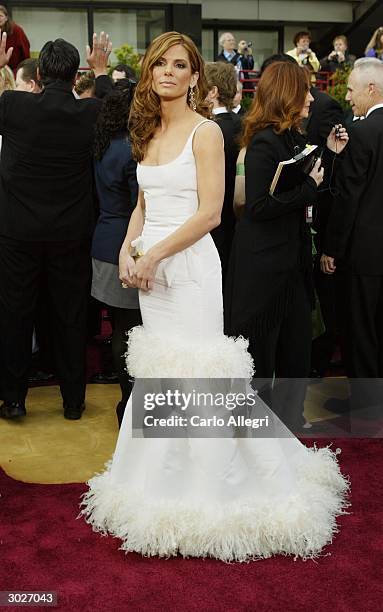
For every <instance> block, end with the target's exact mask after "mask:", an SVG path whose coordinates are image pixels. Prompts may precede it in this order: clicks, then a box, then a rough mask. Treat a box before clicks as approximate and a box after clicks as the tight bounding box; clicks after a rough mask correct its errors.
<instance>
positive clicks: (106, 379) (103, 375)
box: [89, 372, 118, 385]
mask: <svg viewBox="0 0 383 612" xmlns="http://www.w3.org/2000/svg"><path fill="white" fill-rule="evenodd" d="M89 382H90V383H94V384H96V385H114V384H116V383H118V376H117V374H116V373H115V372H109V373H107V372H97V373H96V374H93V376H91V377H90V379H89Z"/></svg>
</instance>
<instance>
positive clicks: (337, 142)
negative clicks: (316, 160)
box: [327, 124, 348, 153]
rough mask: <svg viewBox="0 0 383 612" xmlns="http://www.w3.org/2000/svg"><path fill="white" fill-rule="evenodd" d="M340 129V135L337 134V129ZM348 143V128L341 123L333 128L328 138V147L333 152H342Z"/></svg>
mask: <svg viewBox="0 0 383 612" xmlns="http://www.w3.org/2000/svg"><path fill="white" fill-rule="evenodd" d="M336 129H338V132H339V136H338V137H336V136H335V130H336ZM347 143H348V134H347V130H346V128H344V127H343V126H342V125H341V124H339V125H336V126H335V127H333V128H332V130H331V132H330V134H329V135H328V138H327V147H328V148H329V149H330V151H332V152H333V153H341V152H342V151H343V149H344V148H345V146H346V145H347Z"/></svg>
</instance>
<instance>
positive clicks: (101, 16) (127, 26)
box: [94, 9, 165, 63]
mask: <svg viewBox="0 0 383 612" xmlns="http://www.w3.org/2000/svg"><path fill="white" fill-rule="evenodd" d="M94 30H95V32H100V31H101V30H104V32H108V34H109V36H110V39H111V41H112V43H113V47H114V48H117V47H120V46H121V45H124V44H129V45H131V46H132V47H134V49H136V50H137V51H138V53H144V52H145V50H146V48H147V47H148V45H149V43H150V42H151V41H152V40H153V38H155V37H156V36H158V35H159V34H161V33H162V32H165V11H164V10H145V9H142V10H141V9H140V10H134V9H121V10H120V9H95V11H94ZM111 61H112V63H113V62H116V57H115V56H114V54H113V52H112V55H111Z"/></svg>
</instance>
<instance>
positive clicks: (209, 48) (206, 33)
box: [202, 30, 216, 62]
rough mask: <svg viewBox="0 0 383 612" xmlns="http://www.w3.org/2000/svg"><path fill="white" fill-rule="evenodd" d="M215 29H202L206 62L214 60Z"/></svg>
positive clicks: (203, 55)
mask: <svg viewBox="0 0 383 612" xmlns="http://www.w3.org/2000/svg"><path fill="white" fill-rule="evenodd" d="M215 55H216V54H215V53H214V31H213V30H202V57H203V59H204V60H205V61H206V62H214V60H215Z"/></svg>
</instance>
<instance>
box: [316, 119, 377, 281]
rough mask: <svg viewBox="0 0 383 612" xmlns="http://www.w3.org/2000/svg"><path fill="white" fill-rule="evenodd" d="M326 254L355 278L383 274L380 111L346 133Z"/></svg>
mask: <svg viewBox="0 0 383 612" xmlns="http://www.w3.org/2000/svg"><path fill="white" fill-rule="evenodd" d="M349 134H350V141H349V143H348V145H347V147H346V149H345V152H344V157H343V160H342V163H341V164H340V168H339V171H338V174H337V180H336V189H337V191H338V195H337V197H336V200H335V203H334V206H333V209H332V212H331V215H330V219H329V223H328V228H327V233H326V240H325V246H324V252H325V253H326V255H330V256H331V257H334V258H335V259H336V260H340V259H345V261H346V263H347V264H349V265H350V267H351V270H352V271H353V272H354V273H356V274H373V275H382V274H383V205H382V200H383V108H378V109H376V110H374V111H373V112H372V113H371V115H369V116H368V117H367V118H366V119H364V120H363V121H357V122H355V123H354V124H353V126H352V127H351V129H350V132H349Z"/></svg>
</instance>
